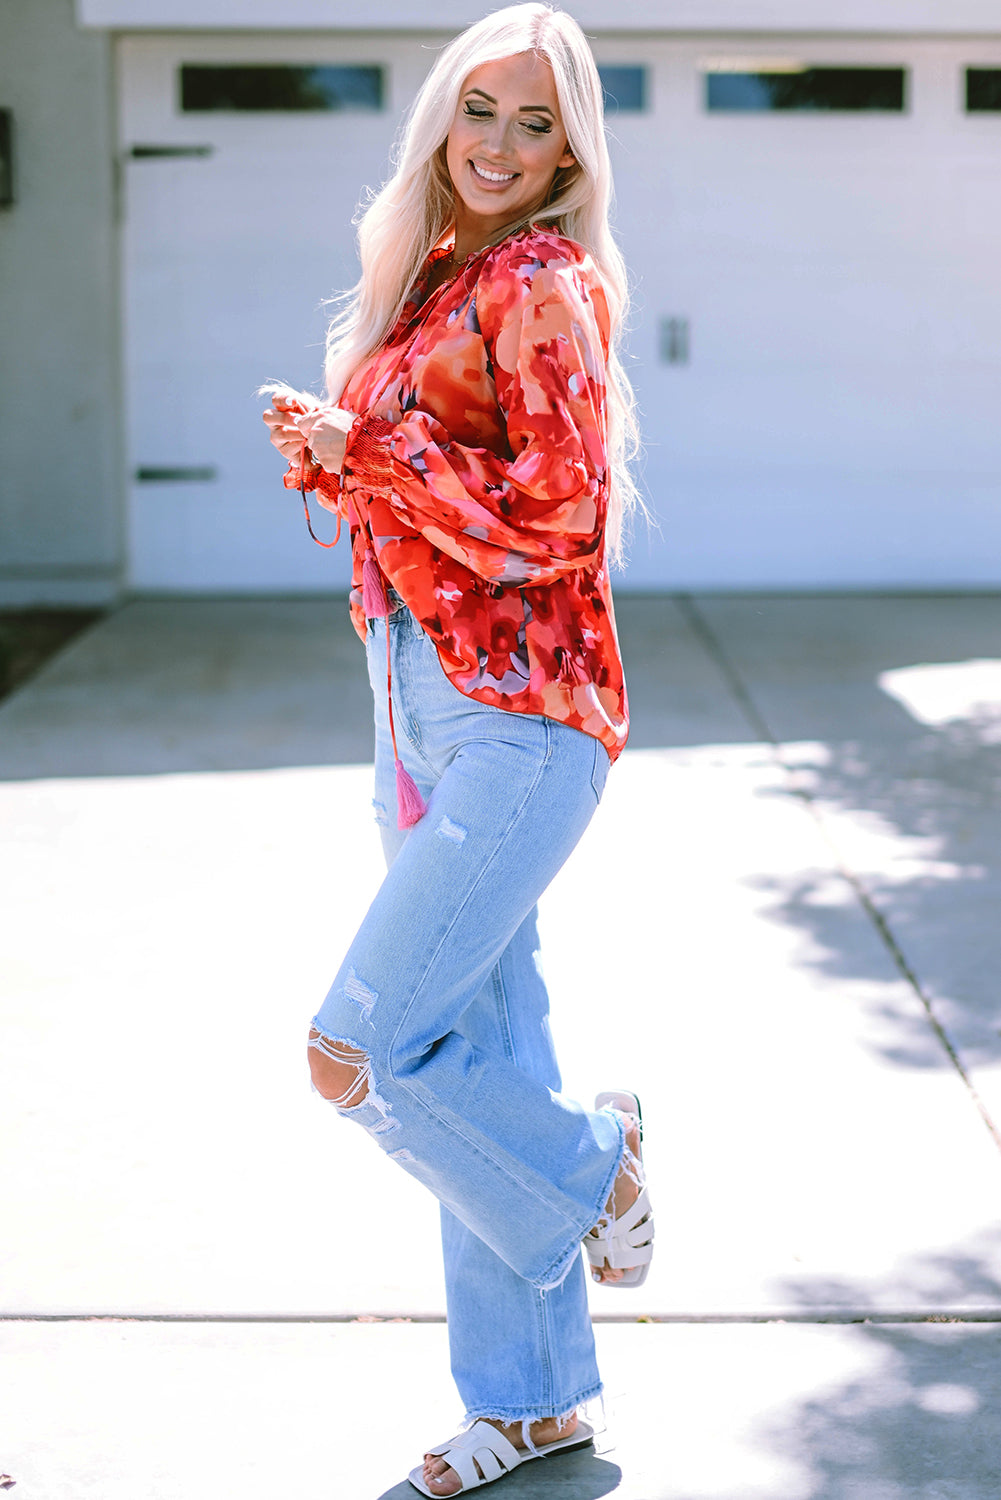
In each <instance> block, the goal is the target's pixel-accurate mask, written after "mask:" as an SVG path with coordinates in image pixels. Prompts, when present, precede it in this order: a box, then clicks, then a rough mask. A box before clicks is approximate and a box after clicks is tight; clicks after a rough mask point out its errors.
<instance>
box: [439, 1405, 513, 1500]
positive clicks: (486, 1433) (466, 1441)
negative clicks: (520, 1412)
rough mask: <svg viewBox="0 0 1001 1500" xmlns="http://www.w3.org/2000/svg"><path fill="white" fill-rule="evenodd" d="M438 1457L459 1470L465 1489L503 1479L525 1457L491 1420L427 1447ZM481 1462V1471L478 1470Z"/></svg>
mask: <svg viewBox="0 0 1001 1500" xmlns="http://www.w3.org/2000/svg"><path fill="white" fill-rule="evenodd" d="M427 1451H428V1452H429V1453H433V1454H434V1456H435V1458H443V1459H444V1460H445V1462H446V1463H447V1464H448V1466H449V1468H452V1469H454V1470H455V1472H456V1473H457V1474H458V1476H459V1478H460V1479H461V1480H462V1493H463V1494H465V1492H466V1491H467V1490H475V1489H476V1488H477V1487H478V1486H479V1485H481V1484H490V1483H491V1482H492V1481H493V1480H495V1479H503V1477H504V1475H505V1474H510V1472H511V1470H512V1469H516V1468H517V1467H518V1465H519V1464H520V1463H522V1462H523V1460H524V1458H525V1456H526V1455H525V1454H524V1453H519V1452H518V1450H517V1448H516V1447H515V1446H514V1444H513V1443H509V1442H508V1440H507V1438H506V1437H505V1436H504V1434H503V1433H502V1432H498V1431H497V1428H496V1427H492V1426H491V1425H490V1423H489V1422H474V1423H473V1425H472V1427H470V1428H469V1429H468V1431H466V1432H460V1433H459V1435H458V1437H454V1438H449V1439H448V1441H447V1442H445V1443H439V1444H437V1446H436V1447H434V1448H429V1449H428V1450H427ZM477 1465H478V1466H479V1470H480V1472H479V1473H477Z"/></svg>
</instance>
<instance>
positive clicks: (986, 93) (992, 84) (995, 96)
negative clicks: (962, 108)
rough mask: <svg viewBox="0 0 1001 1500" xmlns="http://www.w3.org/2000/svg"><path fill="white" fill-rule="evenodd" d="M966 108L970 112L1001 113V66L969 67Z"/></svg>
mask: <svg viewBox="0 0 1001 1500" xmlns="http://www.w3.org/2000/svg"><path fill="white" fill-rule="evenodd" d="M966 108H967V110H968V111H969V112H970V114H987V113H997V114H1001V68H967V70H966Z"/></svg>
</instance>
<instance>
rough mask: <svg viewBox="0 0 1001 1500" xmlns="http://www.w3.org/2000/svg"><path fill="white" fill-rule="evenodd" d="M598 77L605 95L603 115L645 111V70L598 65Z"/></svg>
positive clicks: (609, 64) (616, 65) (610, 64)
mask: <svg viewBox="0 0 1001 1500" xmlns="http://www.w3.org/2000/svg"><path fill="white" fill-rule="evenodd" d="M598 77H599V78H600V79H601V87H602V89H603V90H604V93H605V113H606V114H618V113H621V112H622V111H623V110H643V109H646V68H639V67H631V66H630V67H622V66H620V65H619V64H617V63H616V64H612V63H599V64H598Z"/></svg>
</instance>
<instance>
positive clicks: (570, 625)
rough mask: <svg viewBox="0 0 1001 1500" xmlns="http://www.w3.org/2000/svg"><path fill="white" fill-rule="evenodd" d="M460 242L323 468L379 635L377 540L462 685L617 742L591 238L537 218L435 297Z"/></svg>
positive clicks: (598, 299) (353, 382)
mask: <svg viewBox="0 0 1001 1500" xmlns="http://www.w3.org/2000/svg"><path fill="white" fill-rule="evenodd" d="M446 253H447V251H445V250H438V251H435V252H433V253H432V255H431V257H430V259H429V261H428V265H427V268H426V271H425V274H424V276H423V277H422V279H421V281H420V282H419V283H418V284H417V286H416V287H415V289H414V291H413V293H412V294H411V297H410V300H409V301H408V302H407V304H406V307H405V308H404V311H403V313H402V315H401V317H400V320H399V322H398V323H397V325H396V327H395V328H394V329H393V332H392V333H391V334H390V336H389V338H388V339H387V341H386V343H385V344H384V345H383V347H382V348H381V349H380V350H379V351H378V352H377V353H376V354H374V355H372V356H371V357H370V358H369V359H367V360H366V361H365V363H364V364H362V365H361V366H360V367H359V369H357V370H356V371H355V373H354V374H353V376H352V377H351V379H350V381H349V382H348V384H347V386H346V388H345V390H344V393H343V396H342V397H341V401H340V405H342V406H343V407H345V408H346V409H347V410H349V411H354V412H357V413H358V414H359V415H358V420H357V421H356V423H355V425H354V426H353V427H352V429H351V431H350V433H349V434H348V441H347V450H346V453H345V458H344V464H343V469H342V472H341V474H340V475H339V476H338V475H336V474H330V473H327V472H326V471H325V470H322V469H319V468H318V467H317V466H316V465H315V464H313V463H312V461H311V458H308V459H307V469H306V486H307V488H313V487H315V488H316V489H317V495H318V499H319V501H320V503H321V504H323V505H325V506H326V507H327V509H329V510H334V511H337V512H339V513H340V514H342V515H344V516H346V517H347V519H348V521H349V523H350V527H351V537H352V549H353V580H352V581H353V589H352V594H351V611H352V618H353V620H354V624H355V627H356V629H357V630H358V632H359V634H360V635H361V636H362V637H363V638H364V634H365V617H364V611H363V609H362V566H363V563H364V560H365V558H366V556H372V555H373V554H374V555H375V557H376V559H377V561H378V564H379V568H380V569H381V572H382V574H383V576H384V577H385V578H386V579H387V580H388V582H389V583H390V584H391V585H392V587H393V588H394V589H395V590H396V593H397V594H398V595H399V596H400V598H401V599H402V600H403V602H404V603H405V604H406V605H407V606H408V608H409V609H410V610H411V611H412V612H413V614H414V615H415V616H416V618H417V620H418V621H419V622H420V624H421V626H422V628H423V629H424V631H425V632H426V634H427V635H428V636H430V638H431V639H432V640H433V641H434V643H435V646H436V647H437V650H438V655H439V658H440V660H441V664H442V667H443V669H444V671H445V672H446V674H447V676H448V677H449V679H450V680H451V682H452V683H453V684H454V685H455V687H457V688H458V689H459V691H460V692H462V693H465V694H467V695H468V696H470V697H473V698H477V699H480V700H482V701H483V702H484V703H489V704H492V705H494V706H495V707H499V708H504V709H509V710H512V711H514V712H515V713H533V714H543V715H545V716H546V717H548V718H551V719H555V720H557V721H559V722H560V723H563V724H569V725H571V726H572V727H573V728H575V729H580V730H583V731H584V733H585V734H590V735H593V736H594V737H595V738H597V739H599V740H601V742H602V744H603V745H604V746H605V748H606V750H607V751H608V754H609V756H610V758H611V759H612V760H614V759H615V758H616V756H617V755H618V754H619V752H620V751H621V750H622V748H623V746H624V745H625V741H626V735H627V732H628V712H627V705H626V693H625V685H624V682H623V676H622V663H621V659H620V656H619V648H618V642H617V639H616V633H615V621H614V616H613V613H612V597H611V590H610V587H609V578H608V567H607V563H606V559H605V541H604V524H605V511H606V492H605V361H606V357H607V353H608V337H609V318H608V307H607V303H606V300H605V295H604V291H603V288H602V284H601V280H600V277H599V275H598V272H597V269H596V267H595V265H594V263H593V261H592V260H591V258H590V257H589V256H588V255H587V254H586V252H585V251H584V250H582V249H581V248H580V246H578V245H576V244H574V243H572V242H571V241H570V240H567V239H564V238H563V237H562V236H560V235H558V234H556V233H555V232H553V231H551V230H546V229H538V228H529V229H525V230H522V231H521V232H520V233H518V234H516V235H513V236H512V237H511V238H509V239H507V240H504V241H502V242H501V243H500V244H499V245H494V246H490V247H488V248H487V249H485V250H482V251H479V252H478V253H477V254H475V255H473V256H471V257H470V258H469V259H468V260H467V261H466V262H465V264H464V266H463V267H462V269H461V270H460V272H459V274H458V275H457V276H456V277H455V279H454V280H452V281H449V282H446V283H445V284H444V285H442V286H441V287H439V288H438V290H437V291H435V292H433V293H432V294H431V295H430V296H427V297H426V296H425V288H426V285H427V277H428V274H429V273H430V269H431V267H432V266H433V264H434V262H435V261H436V260H438V259H439V258H440V257H441V256H443V255H445V254H446ZM299 477H300V476H299V471H298V469H297V468H293V469H291V470H290V472H289V473H288V474H287V475H286V478H285V482H286V485H287V486H288V487H289V488H292V487H298V484H299Z"/></svg>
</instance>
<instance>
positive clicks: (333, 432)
mask: <svg viewBox="0 0 1001 1500" xmlns="http://www.w3.org/2000/svg"><path fill="white" fill-rule="evenodd" d="M354 422H355V415H354V412H350V411H344V410H343V408H342V407H340V406H318V407H315V408H314V409H313V410H312V411H307V412H304V413H303V415H302V416H301V417H297V418H296V419H295V425H296V427H297V428H298V429H299V432H300V433H301V434H302V437H304V438H305V439H306V443H307V445H308V447H309V450H310V452H311V453H312V455H313V457H314V458H315V459H316V462H317V463H318V464H320V465H322V467H323V468H324V469H326V470H327V471H328V472H329V473H331V474H339V473H340V472H341V465H342V464H343V462H344V448H345V445H346V443H347V436H348V433H349V432H350V431H351V428H352V427H353V426H354ZM272 441H274V440H273V439H272Z"/></svg>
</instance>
